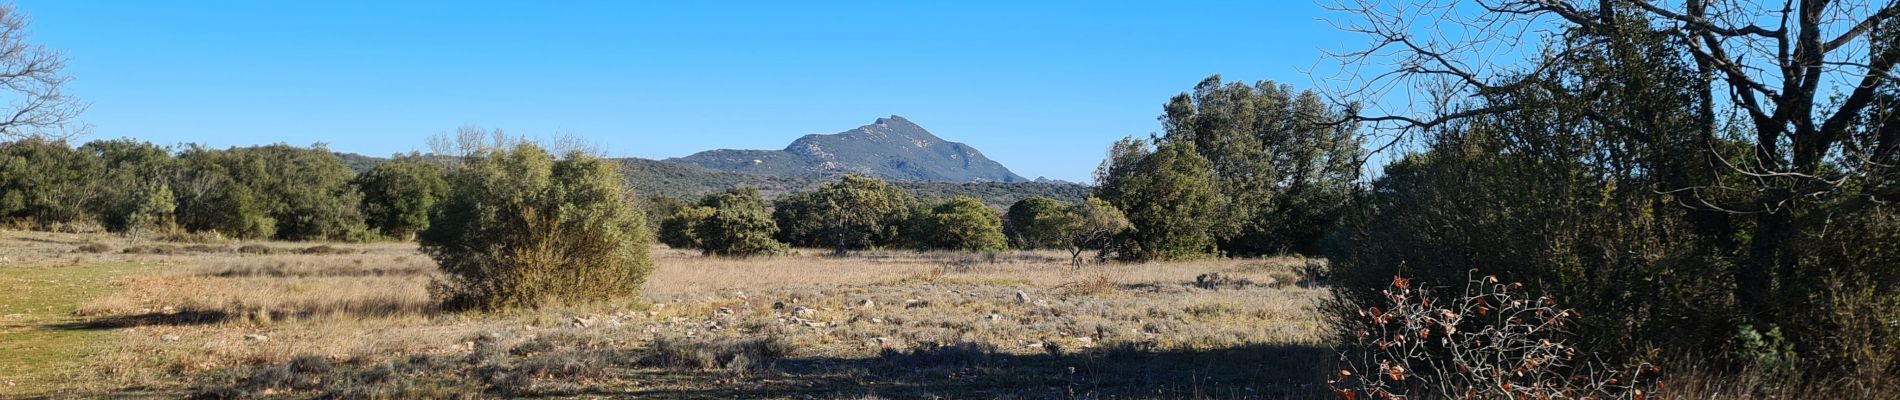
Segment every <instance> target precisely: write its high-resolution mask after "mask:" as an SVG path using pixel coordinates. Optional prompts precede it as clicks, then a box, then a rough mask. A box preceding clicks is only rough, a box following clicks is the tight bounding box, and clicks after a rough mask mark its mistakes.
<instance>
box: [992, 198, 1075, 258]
mask: <svg viewBox="0 0 1900 400" xmlns="http://www.w3.org/2000/svg"><path fill="white" fill-rule="evenodd" d="M1066 207H1068V206H1066V205H1064V204H1062V202H1059V201H1056V200H1054V199H1050V198H1047V197H1041V196H1035V197H1030V198H1026V199H1023V200H1022V201H1018V202H1016V204H1013V205H1010V206H1009V212H1007V213H1004V214H1003V235H1004V236H1008V237H1009V243H1010V244H1011V245H1013V246H1015V247H1016V248H1020V249H1028V250H1034V249H1037V248H1043V247H1060V246H1062V245H1063V242H1064V241H1065V239H1066V238H1064V237H1063V232H1062V231H1061V229H1062V227H1061V226H1060V225H1059V224H1056V223H1054V222H1055V221H1054V220H1055V219H1057V218H1060V217H1059V214H1061V213H1062V212H1063V211H1064V209H1065V208H1066Z"/></svg>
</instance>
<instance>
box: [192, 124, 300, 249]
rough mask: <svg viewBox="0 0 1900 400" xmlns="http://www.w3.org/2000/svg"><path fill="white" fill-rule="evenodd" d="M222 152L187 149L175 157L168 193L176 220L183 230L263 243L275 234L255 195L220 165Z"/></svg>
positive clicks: (275, 222) (274, 225)
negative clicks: (174, 199)
mask: <svg viewBox="0 0 1900 400" xmlns="http://www.w3.org/2000/svg"><path fill="white" fill-rule="evenodd" d="M228 156H229V155H228V154H226V152H225V151H221V150H210V149H206V148H203V147H200V146H195V145H194V146H190V147H187V148H186V149H185V150H184V151H182V152H180V153H179V155H178V172H177V175H176V176H175V178H174V179H173V180H172V185H171V190H172V192H173V194H174V195H176V196H177V197H178V203H177V206H178V209H177V214H176V216H177V220H178V224H179V225H180V226H182V227H183V228H185V230H188V231H192V232H216V233H218V234H220V235H224V236H230V237H237V238H252V239H263V238H270V237H271V236H273V235H276V234H277V220H276V219H274V218H271V216H270V215H269V214H268V213H267V212H266V209H265V208H264V206H263V205H262V204H261V203H260V202H259V200H258V199H257V195H256V194H255V192H254V191H253V190H252V189H251V188H250V186H246V185H245V184H244V183H243V182H240V181H238V180H237V178H235V177H232V175H231V173H230V171H229V170H228V169H226V168H225V167H224V166H223V165H222V162H223V159H224V158H226V157H228Z"/></svg>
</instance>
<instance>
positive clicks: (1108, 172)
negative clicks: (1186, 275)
mask: <svg viewBox="0 0 1900 400" xmlns="http://www.w3.org/2000/svg"><path fill="white" fill-rule="evenodd" d="M1096 175H1097V179H1096V180H1097V181H1098V182H1099V183H1100V185H1101V186H1099V187H1098V188H1097V191H1098V192H1100V195H1101V197H1102V199H1103V200H1107V201H1108V202H1109V203H1110V204H1113V205H1114V206H1115V208H1116V209H1119V210H1121V211H1122V212H1123V213H1125V214H1126V216H1127V217H1128V222H1129V223H1130V224H1132V225H1133V229H1130V230H1128V231H1126V233H1124V234H1123V235H1122V236H1123V237H1122V238H1120V239H1119V240H1117V243H1116V244H1117V245H1118V249H1117V250H1116V251H1117V253H1116V254H1117V255H1118V256H1120V257H1121V258H1122V259H1123V260H1128V261H1147V260H1170V259H1187V258H1198V257H1206V256H1209V255H1212V254H1214V252H1215V247H1214V246H1215V243H1214V239H1215V233H1216V232H1215V228H1216V226H1215V225H1216V223H1218V222H1219V221H1218V220H1217V218H1216V212H1217V211H1218V210H1221V209H1223V207H1224V204H1225V202H1226V201H1225V199H1223V198H1221V195H1220V193H1219V192H1216V191H1215V190H1214V184H1213V175H1212V172H1211V170H1209V169H1208V162H1207V159H1206V158H1204V157H1201V156H1200V155H1199V154H1196V153H1195V151H1194V148H1193V146H1192V145H1190V144H1188V143H1187V142H1177V141H1167V140H1162V142H1161V143H1159V144H1158V145H1157V146H1156V147H1155V148H1154V149H1153V150H1152V151H1151V150H1150V149H1149V148H1148V143H1147V142H1146V141H1143V140H1140V139H1134V138H1128V139H1123V140H1122V141H1120V142H1117V143H1116V144H1115V146H1114V147H1113V148H1111V149H1110V157H1109V160H1108V161H1106V162H1104V164H1103V166H1102V168H1101V169H1100V170H1098V171H1097V173H1096Z"/></svg>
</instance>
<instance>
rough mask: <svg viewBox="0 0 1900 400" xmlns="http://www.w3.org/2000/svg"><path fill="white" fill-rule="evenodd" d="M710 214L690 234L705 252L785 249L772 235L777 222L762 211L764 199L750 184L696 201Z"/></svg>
mask: <svg viewBox="0 0 1900 400" xmlns="http://www.w3.org/2000/svg"><path fill="white" fill-rule="evenodd" d="M700 205H701V207H700V209H705V210H711V213H709V214H708V215H706V216H705V217H704V218H702V219H700V220H699V221H698V223H697V224H696V225H695V226H694V228H693V230H692V234H693V235H695V236H697V239H698V241H699V244H700V247H701V248H702V249H704V250H705V252H706V254H707V255H720V256H735V257H750V256H759V255H773V254H779V253H784V252H785V250H786V249H785V244H783V243H779V242H778V240H776V239H773V238H772V236H773V235H775V234H777V233H778V224H777V223H775V222H773V221H772V216H771V214H767V213H766V212H765V200H764V199H762V198H760V196H759V190H758V189H754V188H751V187H745V188H739V189H733V190H730V191H727V192H725V193H717V194H713V195H710V196H706V198H705V199H704V200H702V201H700Z"/></svg>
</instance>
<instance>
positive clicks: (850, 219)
mask: <svg viewBox="0 0 1900 400" xmlns="http://www.w3.org/2000/svg"><path fill="white" fill-rule="evenodd" d="M914 203H916V200H915V198H913V197H911V195H910V194H909V193H906V192H904V191H903V190H900V189H897V188H896V187H893V186H891V185H890V184H888V183H885V182H884V181H881V180H877V179H876V178H869V177H863V176H857V175H850V176H845V177H844V178H843V179H840V180H839V181H838V182H833V183H826V184H824V185H823V186H820V187H819V188H818V190H817V191H813V192H809V193H804V194H795V195H791V196H786V197H785V198H781V199H779V201H778V203H777V204H776V207H775V208H776V209H775V210H774V211H773V219H774V220H776V221H778V225H779V228H780V229H781V231H780V232H781V234H780V236H781V238H782V239H783V241H785V242H786V243H791V244H793V245H798V246H827V245H829V246H834V248H835V249H836V252H837V253H838V254H844V253H845V252H846V251H848V250H851V249H864V248H869V247H872V246H878V245H892V244H896V243H897V241H898V239H899V235H898V233H899V232H898V229H899V228H898V227H899V226H900V225H901V224H902V223H903V222H904V221H905V220H907V219H909V214H910V210H911V207H912V204H914Z"/></svg>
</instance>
